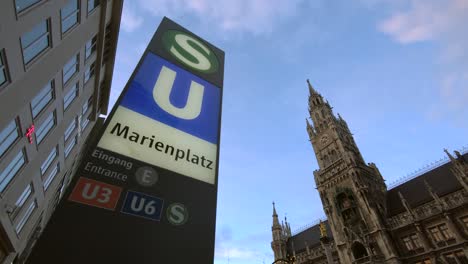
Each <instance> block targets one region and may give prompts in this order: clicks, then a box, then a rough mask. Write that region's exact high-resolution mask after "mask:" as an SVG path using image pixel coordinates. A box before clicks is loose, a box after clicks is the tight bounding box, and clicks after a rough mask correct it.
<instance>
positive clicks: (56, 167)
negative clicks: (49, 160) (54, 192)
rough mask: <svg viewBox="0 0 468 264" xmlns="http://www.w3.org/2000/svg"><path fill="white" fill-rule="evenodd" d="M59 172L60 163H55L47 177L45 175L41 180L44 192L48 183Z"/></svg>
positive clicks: (47, 187) (48, 185)
mask: <svg viewBox="0 0 468 264" xmlns="http://www.w3.org/2000/svg"><path fill="white" fill-rule="evenodd" d="M59 173H60V163H57V164H55V166H54V169H53V170H52V171H50V172H49V173H48V175H47V177H45V179H44V180H43V182H42V188H43V189H44V192H47V189H49V187H50V185H51V184H52V182H53V181H54V179H55V178H56V177H57V175H58V174H59Z"/></svg>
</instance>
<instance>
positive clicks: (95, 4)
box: [88, 0, 99, 14]
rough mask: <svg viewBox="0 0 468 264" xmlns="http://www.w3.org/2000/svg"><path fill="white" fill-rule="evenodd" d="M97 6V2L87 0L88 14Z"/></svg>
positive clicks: (96, 0)
mask: <svg viewBox="0 0 468 264" xmlns="http://www.w3.org/2000/svg"><path fill="white" fill-rule="evenodd" d="M98 5H99V0H88V14H89V13H91V11H93V10H94V9H95V8H96V7H97V6H98Z"/></svg>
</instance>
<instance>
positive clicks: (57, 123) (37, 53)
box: [0, 0, 123, 264]
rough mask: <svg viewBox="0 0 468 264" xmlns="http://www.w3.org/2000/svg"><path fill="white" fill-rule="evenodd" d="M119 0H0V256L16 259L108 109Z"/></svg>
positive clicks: (30, 243) (35, 233)
mask: <svg viewBox="0 0 468 264" xmlns="http://www.w3.org/2000/svg"><path fill="white" fill-rule="evenodd" d="M122 5H123V0H2V1H0V36H1V37H0V110H1V114H0V263H8V264H9V263H22V262H23V261H24V260H25V259H26V258H27V256H28V254H29V252H30V250H31V248H32V247H33V246H34V243H35V240H36V239H37V238H38V237H39V236H40V234H41V230H43V228H44V227H45V225H46V224H47V222H48V220H49V218H50V216H51V214H52V213H53V211H54V208H55V206H56V204H57V202H58V201H59V200H60V198H61V195H62V193H63V191H64V189H65V188H66V186H67V184H68V183H69V181H70V175H74V170H75V169H76V167H77V165H78V163H79V159H80V153H81V150H82V149H83V146H84V144H85V142H86V140H87V138H88V135H89V134H90V131H91V130H92V128H93V127H94V126H95V123H96V122H95V121H96V120H97V118H98V117H99V115H100V114H106V113H107V111H108V109H107V108H108V100H109V93H110V85H111V80H112V73H113V68H114V59H115V53H116V45H117V37H118V32H119V27H120V18H121V13H122Z"/></svg>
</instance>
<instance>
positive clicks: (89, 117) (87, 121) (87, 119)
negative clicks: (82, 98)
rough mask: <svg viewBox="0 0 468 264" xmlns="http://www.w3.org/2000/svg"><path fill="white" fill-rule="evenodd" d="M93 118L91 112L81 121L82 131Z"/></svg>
mask: <svg viewBox="0 0 468 264" xmlns="http://www.w3.org/2000/svg"><path fill="white" fill-rule="evenodd" d="M90 119H91V114H89V115H88V117H87V118H86V119H85V120H84V121H83V123H81V131H83V130H85V128H86V127H87V126H88V124H89V121H90Z"/></svg>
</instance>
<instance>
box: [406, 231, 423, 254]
mask: <svg viewBox="0 0 468 264" xmlns="http://www.w3.org/2000/svg"><path fill="white" fill-rule="evenodd" d="M402 240H403V244H404V245H405V247H406V249H407V250H408V251H411V250H415V249H418V248H421V247H422V245H421V243H420V242H419V238H418V236H417V235H416V234H411V235H408V236H405V237H402Z"/></svg>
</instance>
